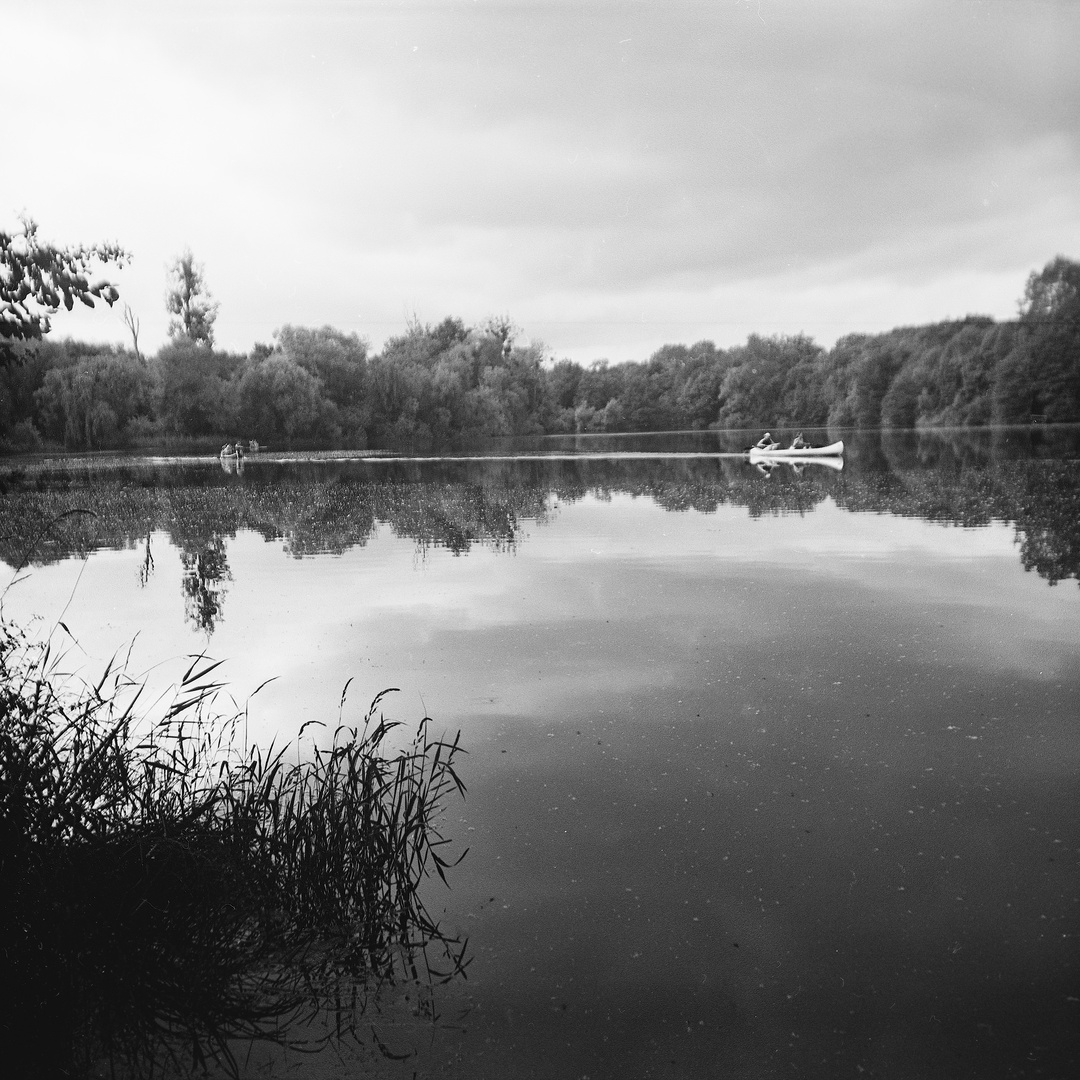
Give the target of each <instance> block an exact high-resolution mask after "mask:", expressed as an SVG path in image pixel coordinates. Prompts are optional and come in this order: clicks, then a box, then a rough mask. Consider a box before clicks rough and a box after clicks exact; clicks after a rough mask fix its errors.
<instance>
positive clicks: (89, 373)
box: [34, 346, 154, 450]
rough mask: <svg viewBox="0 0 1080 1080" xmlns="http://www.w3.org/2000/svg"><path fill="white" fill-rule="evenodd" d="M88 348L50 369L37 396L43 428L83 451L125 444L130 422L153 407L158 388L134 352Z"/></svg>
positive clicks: (49, 434) (55, 438)
mask: <svg viewBox="0 0 1080 1080" xmlns="http://www.w3.org/2000/svg"><path fill="white" fill-rule="evenodd" d="M90 348H91V347H87V351H86V353H85V354H83V355H78V356H76V357H75V362H74V363H72V364H70V365H68V366H65V367H52V368H49V370H48V371H46V373H45V377H44V379H43V381H42V385H41V388H40V389H39V390H38V391H37V392H36V394H35V395H34V396H35V399H36V404H37V407H38V417H39V424H40V429H41V432H42V433H43V434H44V435H46V436H47V437H48V438H50V439H53V440H54V441H56V442H62V443H63V444H64V446H66V447H73V448H75V449H80V450H83V449H85V450H97V449H103V448H107V447H115V446H120V445H123V444H124V443H125V442H126V441H127V439H128V433H129V432H128V429H129V425H130V424H131V423H132V421H134V420H136V419H137V418H138V417H148V416H149V414H150V412H151V411H152V399H153V393H154V385H153V379H152V377H151V374H150V372H149V370H148V369H147V368H146V366H145V365H144V364H142V363H140V362H139V361H138V360H137V359H136V358H135V357H134V356H132V355H131V354H130V353H126V352H123V351H120V350H116V349H114V348H112V347H109V346H105V347H101V348H100V349H99V351H97V352H96V353H92V352H90Z"/></svg>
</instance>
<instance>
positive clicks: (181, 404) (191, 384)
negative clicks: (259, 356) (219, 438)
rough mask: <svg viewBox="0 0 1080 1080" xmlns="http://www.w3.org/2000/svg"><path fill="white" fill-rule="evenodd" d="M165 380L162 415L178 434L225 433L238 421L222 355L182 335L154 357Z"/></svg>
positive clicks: (231, 388) (160, 377) (159, 375)
mask: <svg viewBox="0 0 1080 1080" xmlns="http://www.w3.org/2000/svg"><path fill="white" fill-rule="evenodd" d="M154 365H155V367H156V369H157V373H158V378H159V379H160V383H161V406H160V409H161V417H162V419H163V420H164V422H165V424H166V426H167V428H168V429H169V431H171V432H173V433H174V434H177V435H222V434H223V433H225V434H224V435H223V437H228V434H227V433H228V432H229V431H231V430H232V428H233V426H234V425H235V416H234V400H233V398H234V394H233V390H234V387H233V386H232V385H231V383H230V381H229V379H228V378H227V375H228V372H227V370H226V367H225V365H224V364H223V363H222V359H221V357H220V356H218V355H217V354H216V353H214V352H213V351H212V350H211V349H210V348H208V347H207V346H206V344H204V343H202V344H201V343H199V342H197V341H195V340H194V339H192V338H188V337H187V336H185V335H181V336H178V337H175V338H173V340H172V341H170V342H169V343H168V344H166V345H165V346H164V347H163V348H162V349H161V350H160V352H159V353H158V354H157V357H156V359H155V361H154Z"/></svg>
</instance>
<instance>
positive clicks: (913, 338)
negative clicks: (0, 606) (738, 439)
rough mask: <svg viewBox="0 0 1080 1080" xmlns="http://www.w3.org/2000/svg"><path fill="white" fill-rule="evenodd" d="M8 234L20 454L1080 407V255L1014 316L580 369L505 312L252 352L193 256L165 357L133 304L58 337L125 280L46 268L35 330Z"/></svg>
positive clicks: (6, 315) (9, 443)
mask: <svg viewBox="0 0 1080 1080" xmlns="http://www.w3.org/2000/svg"><path fill="white" fill-rule="evenodd" d="M27 235H29V236H30V237H31V238H33V235H34V234H33V231H32V229H30V228H28V229H27V230H25V235H24V236H23V237H22V241H23V247H24V248H25V247H26V236H27ZM14 239H18V238H14ZM13 249H14V242H13V238H12V237H9V236H6V235H5V234H2V233H0V337H2V338H3V341H2V342H0V344H2V345H3V350H4V351H3V353H2V354H0V444H2V445H4V446H5V447H6V448H8V449H11V450H26V449H36V448H41V447H49V446H54V447H63V448H66V449H72V450H98V449H111V448H121V447H128V446H148V445H162V444H166V445H167V444H169V443H175V442H177V441H183V440H202V441H203V442H204V443H206V444H209V443H210V442H212V441H213V440H218V439H220V440H227V441H232V440H233V439H236V438H240V439H244V440H248V439H257V440H258V441H259V442H260V443H264V444H268V445H270V446H276V447H284V448H292V447H315V446H322V447H351V448H356V449H364V448H367V447H412V448H415V449H452V448H455V447H461V446H465V445H468V444H469V443H471V442H474V441H475V440H477V439H480V438H484V437H491V436H512V435H537V434H554V433H591V432H629V431H668V430H692V429H707V428H717V429H723V428H760V427H793V426H799V427H856V428H879V427H880V428H923V427H941V426H982V425H987V424H1015V423H1031V422H1040V421H1043V422H1076V421H1080V263H1076V262H1073V261H1071V260H1069V259H1066V258H1063V257H1060V256H1059V257H1058V258H1056V259H1054V260H1052V261H1051V262H1050V263H1048V264H1047V265H1046V266H1045V267H1044V268H1043V270H1042V271H1040V272H1037V273H1032V274H1031V276H1030V277H1029V279H1028V281H1027V285H1026V288H1025V291H1024V296H1023V298H1022V299H1021V301H1020V304H1019V315H1018V317H1017V318H1016V319H1014V320H1009V321H1003V322H997V321H995V320H993V319H991V318H989V317H986V316H968V317H966V318H963V319H958V320H951V321H946V322H940V323H933V324H930V325H926V326H914V327H902V328H898V329H895V330H891V331H888V332H887V333H880V334H849V335H847V336H845V337H842V338H841V339H840V340H838V341H837V342H836V344H835V345H834V346H833V347H832V348H831V349H825V348H823V347H821V346H820V345H817V344H816V343H815V342H814V341H813V340H812V339H811V338H809V337H806V336H804V335H794V336H773V337H764V336H760V335H757V334H753V335H751V336H750V337H749V338H748V339H747V341H746V343H745V344H743V345H738V346H735V347H732V348H718V347H717V346H716V345H715V344H714V343H713V342H711V341H699V342H697V343H696V344H692V345H684V344H671V345H665V346H663V347H662V348H660V349H659V350H657V351H656V352H655V353H654V354H653V355H652V356H651V357H650V358H649V359H648V360H646V361H640V362H639V361H631V362H625V363H609V362H608V361H603V360H601V361H596V362H594V363H592V364H589V365H587V366H583V365H581V364H579V363H577V362H575V361H573V360H570V359H558V360H555V359H554V358H553V357H551V356H550V355H549V354H548V353H547V351H546V350H545V349H544V347H543V346H541V345H538V344H529V345H521V344H518V343H517V341H516V338H517V336H518V331H517V328H516V327H514V325H513V324H512V323H511V322H510V320H509V319H508V318H505V317H502V318H490V319H487V320H485V321H484V322H483V323H481V324H480V325H477V326H468V325H466V324H465V323H464V322H463V321H462V320H461V319H459V318H454V317H448V318H445V319H443V321H442V322H440V323H438V324H436V325H431V324H427V323H423V322H421V321H419V320H413V321H412V322H410V324H409V325H408V327H407V329H406V331H405V333H403V334H401V335H398V336H396V337H392V338H390V339H389V340H388V341H387V342H386V343H385V345H384V346H383V348H382V349H381V351H379V352H376V353H373V352H372V351H371V349H370V346H369V344H368V343H367V342H366V341H365V340H364V339H363V338H361V337H359V336H358V335H357V334H355V333H346V332H343V331H340V330H337V329H334V328H333V327H329V326H324V327H320V328H308V327H299V326H292V325H285V326H283V327H281V328H280V329H279V330H278V331H277V332H276V333H275V335H274V339H273V341H272V342H271V343H266V344H261V343H260V344H256V345H255V346H254V347H253V348H252V349H251V350H250V352H248V353H234V352H229V351H223V350H220V349H218V348H215V345H214V338H213V328H214V320H215V317H216V314H217V304H216V303H214V302H213V301H212V299H211V298H210V294H209V291H208V289H207V288H206V283H205V277H204V274H203V270H202V268H201V267H200V266H199V265H198V264H196V263H195V262H194V260H193V258H192V256H191V253H190V252H185V254H184V255H183V256H181V257H180V258H179V259H178V260H177V261H176V263H175V264H174V266H173V267H172V272H171V282H170V289H169V291H168V293H167V296H166V306H167V308H168V310H169V312H170V314H171V315H172V316H173V319H172V321H171V323H170V328H169V332H170V338H169V341H168V342H167V343H166V344H165V345H164V346H163V347H162V348H161V349H159V350H158V352H157V353H156V354H155V355H153V356H144V355H143V354H142V353H141V352H140V350H139V346H138V320H137V319H136V318H135V317H134V315H133V313H132V312H131V311H130V309H126V308H125V313H124V317H125V323H126V324H127V325H128V328H129V330H130V331H131V336H132V347H131V348H126V347H120V346H116V345H98V344H88V343H86V342H79V341H72V340H70V339H68V340H60V341H57V340H54V339H51V338H48V337H46V336H44V331H47V330H48V328H49V323H48V314H49V313H50V312H55V311H56V310H57V309H58V307H59V303H60V301H61V299H63V301H64V302H65V303H66V304H67V306H69V307H70V301H71V299H72V290H74V294H75V296H76V298H79V299H83V300H84V302H92V301H90V299H89V294H90V293H92V294H93V295H100V296H103V297H104V298H105V299H106V300H107V301H108V302H109V303H112V302H113V301H114V300H115V299H116V290H115V288H113V287H112V286H105V285H104V284H102V283H99V284H98V285H96V286H91V285H90V284H89V281H88V279H86V278H85V277H82V278H78V277H76V279H75V281H74V284H73V285H72V283H71V282H70V281H69V282H68V292H67V294H65V295H64V296H63V297H61V296H60V294H59V292H58V291H57V290H56V289H55V288H52V289H50V288H49V286H48V279H47V278H46V279H45V286H44V289H43V291H41V275H40V274H39V275H38V286H37V287H38V288H39V291H40V296H39V303H42V304H45V315H44V316H42V315H40V314H39V315H37V316H36V318H37V322H36V324H34V325H30V324H29V323H28V321H27V320H28V319H29V318H31V315H30V314H28V311H27V305H28V301H27V299H26V296H27V294H29V296H30V298H31V299H33V296H34V288H35V285H34V282H33V281H32V280H29V279H28V280H26V281H23V283H22V286H21V290H19V291H21V294H22V299H21V303H22V310H21V311H19V310H16V309H15V308H14V305H13V302H12V297H13V296H16V295H18V292H17V290H16V289H15V288H14V286H13V284H12V282H14V281H15V280H16V275H15V274H14V272H13V271H12V270H11V269H10V267H11V266H12V265H14V262H13V258H14V257H13V256H12V255H11V252H12V250H13ZM50 250H51V252H52V254H51V258H52V259H53V262H54V263H56V261H57V255H58V253H57V252H56V250H55V249H50ZM88 251H89V252H90V253H94V252H95V251H96V252H97V254H98V255H99V257H101V258H102V259H104V260H108V259H110V258H111V259H113V260H116V259H118V258H121V257H126V255H125V253H123V252H122V251H120V249H118V248H115V247H107V248H101V249H69V251H68V252H67V254H68V255H69V256H71V257H74V256H76V255H78V256H80V257H82V258H83V261H84V262H85V260H86V256H87V252H88ZM5 252H6V254H7V262H6V263H5V261H4V257H3V255H4V253H5ZM63 254H65V253H63V252H61V253H59V255H61V256H62V255H63ZM24 258H25V256H24ZM15 261H17V260H15ZM60 262H61V266H62V265H63V262H62V259H61V260H60ZM5 265H7V266H8V267H9V269H8V271H7V274H6V276H5V272H4V266H5ZM69 277H70V275H69ZM80 287H81V288H82V289H83V292H84V294H85V295H80V293H79V289H80ZM94 289H97V290H98V291H97V292H96V293H94V292H93V290H94ZM5 302H6V307H5ZM49 305H51V306H49ZM20 315H21V316H22V319H23V321H22V323H21V324H20V323H19V322H18V319H17V316H20ZM5 319H6V321H5ZM20 328H21V330H22V331H24V332H22V333H20V332H19V331H20Z"/></svg>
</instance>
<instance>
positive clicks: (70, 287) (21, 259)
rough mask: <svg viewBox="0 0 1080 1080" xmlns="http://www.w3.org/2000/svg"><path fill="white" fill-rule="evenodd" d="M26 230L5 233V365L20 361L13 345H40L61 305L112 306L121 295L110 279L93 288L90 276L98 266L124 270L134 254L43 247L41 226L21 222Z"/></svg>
mask: <svg viewBox="0 0 1080 1080" xmlns="http://www.w3.org/2000/svg"><path fill="white" fill-rule="evenodd" d="M20 220H21V221H22V231H21V232H15V233H8V232H4V231H3V230H0V364H5V365H6V364H9V363H12V362H14V360H15V355H16V354H15V352H14V350H13V349H12V344H13V343H14V342H19V341H40V340H41V337H42V335H43V334H47V333H48V332H49V330H50V329H51V325H52V324H51V318H52V316H53V315H55V314H56V313H57V312H58V311H59V310H60V305H61V304H63V306H64V307H65V308H66V309H67V310H68V311H70V310H71V309H72V307H74V305H75V301H76V300H79V301H81V302H82V303H84V304H86V306H87V307H93V306H94V299H93V298H94V297H95V296H96V297H100V299H102V300H104V301H105V303H107V304H108V305H109V306H110V307H112V305H113V304H114V303H116V301H117V299H118V297H119V295H120V294H119V293H118V292H117V289H116V286H115V285H111V284H110V283H109V282H107V281H97V282H94V283H93V284H91V282H90V279H89V277H88V276H87V274H88V273H89V272H90V270H91V268H92V267H93V266H94V265H95V264H96V263H101V264H105V263H110V262H114V263H116V264H117V266H119V267H123V266H124V264H125V263H126V262H127V261H128V259H129V258H130V256H129V255H128V253H127V252H126V251H124V249H123V248H121V247H119V246H118V245H116V244H91V245H89V246H85V245H79V246H76V247H67V248H57V247H54V246H53V245H52V244H43V243H42V242H41V241H40V240H39V239H38V235H37V224H36V223H35V222H34V221H33V220H32V219H31V218H28V217H24V218H21V219H20Z"/></svg>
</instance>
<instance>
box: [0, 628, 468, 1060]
mask: <svg viewBox="0 0 1080 1080" xmlns="http://www.w3.org/2000/svg"><path fill="white" fill-rule="evenodd" d="M63 665H64V657H63V656H62V655H60V654H58V653H57V652H56V651H54V649H53V648H52V647H51V646H50V645H48V644H40V643H33V642H31V641H29V640H28V639H27V638H26V636H25V635H24V634H23V633H22V632H21V631H20V630H19V629H17V628H15V627H13V626H12V625H10V624H9V623H7V622H0V976H2V977H3V981H4V984H5V985H6V986H7V987H9V988H11V987H17V988H18V993H17V994H16V995H15V996H14V1001H13V1008H12V1009H11V1010H10V1011H9V1012H6V1013H5V1014H4V1015H3V1017H2V1019H0V1029H2V1030H3V1031H4V1033H5V1035H6V1038H5V1046H6V1051H5V1058H6V1061H7V1063H8V1064H7V1065H6V1066H5V1071H7V1070H8V1069H11V1071H9V1072H7V1075H11V1076H23V1075H26V1076H31V1075H32V1076H35V1077H50V1076H80V1075H89V1074H90V1073H91V1072H92V1071H93V1070H94V1069H96V1068H97V1067H98V1066H100V1065H101V1064H102V1063H108V1064H109V1065H110V1067H111V1068H112V1069H113V1071H114V1072H116V1071H117V1070H118V1071H119V1072H120V1073H121V1074H123V1073H130V1074H132V1075H138V1076H149V1075H153V1074H155V1073H156V1072H159V1071H160V1070H161V1069H163V1068H166V1067H168V1068H169V1069H180V1070H182V1071H186V1070H189V1069H192V1068H195V1067H201V1066H204V1065H206V1064H208V1063H210V1062H216V1064H217V1065H218V1067H224V1068H225V1069H226V1071H228V1072H229V1073H231V1074H233V1075H235V1074H236V1062H235V1060H234V1057H233V1052H234V1050H233V1048H234V1047H235V1046H236V1045H237V1044H236V1042H235V1040H237V1039H241V1040H243V1039H267V1040H272V1041H274V1042H277V1043H279V1044H291V1043H293V1042H294V1041H295V1040H297V1039H299V1038H300V1036H299V1035H298V1034H297V1033H298V1032H310V1031H313V1030H323V1031H325V1032H329V1033H330V1034H326V1035H323V1036H320V1037H319V1038H323V1039H328V1038H331V1037H333V1038H344V1037H348V1036H350V1035H355V1033H356V1024H357V1022H358V1021H359V1019H360V1017H361V1016H362V1014H363V1010H364V1007H365V1004H366V1002H367V1000H368V997H369V995H371V994H373V993H377V992H378V989H379V988H380V987H383V986H386V985H387V984H390V983H394V982H400V981H401V980H403V979H404V980H410V981H414V982H416V983H418V984H419V986H420V990H421V992H422V993H423V992H430V990H431V988H432V987H433V986H435V985H436V984H437V983H438V982H440V981H441V980H445V979H449V978H452V977H454V976H455V975H456V974H459V973H460V972H461V971H462V969H463V968H464V965H465V963H466V959H465V942H463V941H460V940H457V939H454V938H452V937H449V936H447V935H446V934H444V933H443V931H442V930H441V929H440V927H439V926H438V924H437V923H436V922H435V921H434V920H433V919H432V918H431V917H430V916H429V914H428V912H427V910H426V908H425V906H424V903H423V902H422V900H421V898H420V895H419V892H418V890H419V888H420V885H421V883H422V882H423V881H424V880H425V878H426V877H427V876H428V875H429V874H430V873H431V872H432V871H434V872H435V873H436V874H438V875H439V877H441V878H443V880H444V881H445V873H446V870H447V868H448V867H449V866H450V865H452V860H451V859H450V857H449V855H448V854H447V853H446V852H447V844H448V841H447V840H446V839H444V838H443V836H442V835H441V834H440V831H439V815H440V811H441V808H442V807H443V805H444V803H445V801H446V800H447V799H448V798H450V797H456V796H457V795H463V794H464V786H463V785H462V783H461V781H460V779H459V777H458V775H457V772H456V771H455V762H456V760H457V758H458V755H459V754H461V753H463V751H462V749H461V747H460V745H459V741H458V738H455V739H453V740H452V741H444V740H442V739H438V738H435V737H434V736H433V735H432V734H431V726H432V721H431V720H430V719H429V718H425V719H423V720H422V721H421V722H420V724H419V726H418V728H417V729H416V730H415V732H414V733H413V734H412V735H411V738H407V739H405V740H404V746H403V747H401V748H398V749H392V746H393V745H395V744H399V743H400V742H401V741H402V735H403V734H404V733H403V732H397V733H396V734H395V735H393V736H392V737H391V732H393V731H394V729H395V728H398V727H400V726H401V725H399V724H397V723H395V722H393V721H388V720H386V719H385V718H384V717H383V716H382V714H381V712H380V709H381V704H382V698H383V695H382V694H380V695H379V697H378V698H376V700H375V701H374V702H373V703H372V706H371V708H370V709H369V710H368V712H367V714H366V716H365V718H364V720H363V722H362V724H361V725H359V727H350V726H347V725H344V724H339V726H338V727H337V729H336V730H333V731H329V730H327V731H326V732H325V735H326V742H325V743H324V744H322V745H320V744H319V742H318V741H316V740H314V739H311V740H310V745H308V740H307V739H305V746H306V749H305V750H304V751H302V750H301V744H300V741H299V737H298V741H297V742H296V743H293V744H290V745H283V746H280V747H278V746H270V747H268V748H260V747H257V746H247V745H246V739H245V734H244V731H245V725H244V720H245V715H246V714H245V713H244V712H236V711H235V710H234V711H233V713H232V714H231V715H230V714H228V713H225V714H223V713H221V712H220V711H219V704H220V702H221V701H222V689H223V684H222V683H221V682H220V681H219V674H220V672H219V665H218V664H217V663H216V662H214V661H212V660H209V659H207V658H206V657H202V656H200V657H197V658H194V659H193V660H192V661H191V663H190V666H189V667H188V668H187V670H186V672H185V673H184V674H183V677H182V679H181V680H180V681H179V683H178V685H177V687H176V689H175V692H174V695H173V697H172V698H171V699H170V700H169V701H167V702H162V703H160V704H159V705H158V706H157V707H155V705H154V703H146V702H144V700H143V693H144V688H143V686H142V685H141V684H140V683H139V682H138V680H135V679H132V678H131V677H130V676H129V675H128V673H127V671H126V670H125V667H124V665H123V663H114V664H112V665H110V666H109V667H108V668H107V670H106V671H105V672H104V674H103V675H101V676H100V678H99V679H98V680H97V681H96V682H94V683H93V684H86V683H82V682H79V681H77V680H76V679H75V678H73V677H71V676H68V675H64V674H63V670H62V669H63ZM346 689H347V687H346ZM384 693H386V691H384ZM341 700H342V706H344V703H345V693H343V694H342V699H341ZM305 726H310V725H305ZM321 728H322V726H321V725H318V726H317V727H316V731H317V732H318V731H320V730H321ZM303 734H304V733H303V731H302V732H301V735H303ZM309 736H310V733H309ZM460 857H461V856H459V857H458V859H456V860H453V862H456V861H460ZM306 1037H308V1038H311V1036H306ZM309 1048H310V1047H309Z"/></svg>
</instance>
